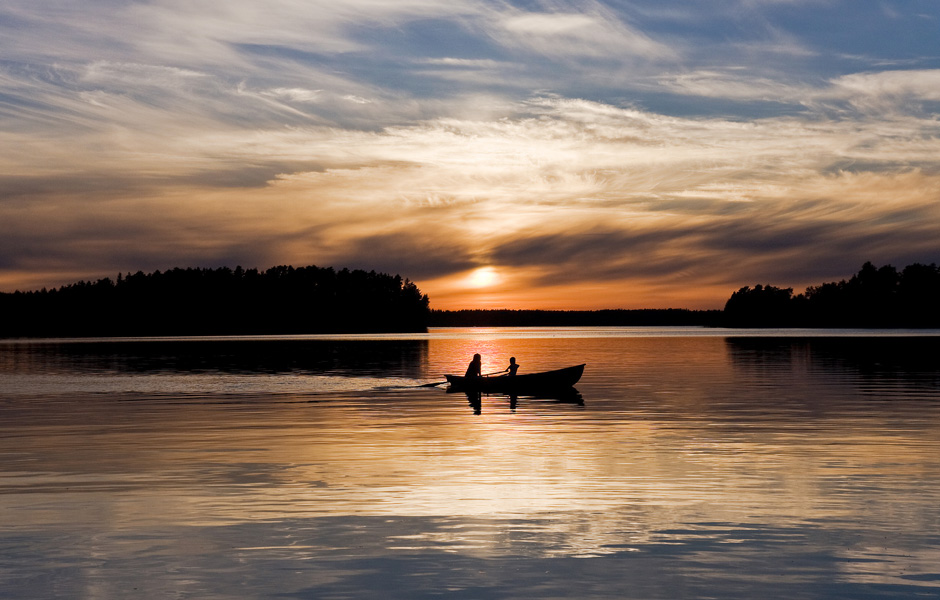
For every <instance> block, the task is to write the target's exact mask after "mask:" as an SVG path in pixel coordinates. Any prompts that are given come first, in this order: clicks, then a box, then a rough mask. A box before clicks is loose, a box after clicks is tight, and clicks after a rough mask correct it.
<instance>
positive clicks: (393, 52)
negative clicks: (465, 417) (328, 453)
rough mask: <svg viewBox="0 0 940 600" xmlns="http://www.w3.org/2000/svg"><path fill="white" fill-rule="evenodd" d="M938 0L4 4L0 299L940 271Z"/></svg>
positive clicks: (631, 292)
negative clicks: (121, 286) (401, 280)
mask: <svg viewBox="0 0 940 600" xmlns="http://www.w3.org/2000/svg"><path fill="white" fill-rule="evenodd" d="M938 40H940V2H937V0H909V1H884V2H881V1H869V0H709V1H706V2H687V1H678V0H656V1H655V2H654V1H647V0H640V1H635V2H630V1H625V0H623V1H619V0H618V1H608V2H594V1H585V2H554V1H547V2H538V1H532V2H528V1H527V2H518V1H517V2H510V1H505V2H503V1H500V2H496V1H487V0H480V1H466V2H463V1H455V0H345V1H344V2H334V1H329V2H327V1H321V0H264V1H263V2H262V1H258V0H226V2H212V3H207V2H192V1H191V0H185V1H184V0H150V1H146V2H141V1H133V0H83V1H82V2H73V1H66V0H3V2H2V3H0V291H7V292H9V291H13V290H16V289H19V290H28V289H39V288H41V287H54V286H59V285H63V284H67V283H71V282H74V281H77V280H80V279H85V280H95V279H99V278H103V277H111V278H115V277H116V275H117V273H119V272H121V273H126V272H136V271H139V270H142V271H144V272H150V271H153V270H156V269H160V270H164V269H168V268H173V267H220V266H229V267H235V266H236V265H241V266H243V267H245V268H251V267H256V268H261V269H265V268H268V267H271V266H275V265H284V264H292V265H294V266H301V265H317V266H321V267H325V266H333V267H336V268H342V267H348V268H362V269H366V270H373V269H374V270H376V271H380V272H387V273H392V274H395V273H398V274H401V275H402V276H403V277H407V278H410V279H411V280H413V281H415V282H416V283H417V284H418V286H419V287H420V288H421V290H422V291H423V292H425V293H427V294H429V296H430V299H431V306H432V308H439V309H460V308H542V309H597V308H667V307H675V308H693V309H706V308H721V307H722V306H723V305H724V302H725V301H726V300H727V298H728V297H729V296H730V294H731V292H733V291H734V290H736V289H738V288H739V287H741V286H744V285H756V284H758V283H763V284H772V285H778V286H781V287H793V288H794V289H795V290H796V291H797V292H800V291H802V290H803V289H804V288H805V287H806V286H808V285H815V284H819V283H822V282H824V281H833V280H836V281H837V280H840V279H843V278H847V277H850V276H851V275H852V274H853V273H855V272H857V271H858V270H859V268H860V267H861V265H862V264H863V263H864V262H866V261H872V262H873V263H875V264H876V265H882V264H893V265H895V266H897V267H903V266H904V265H907V264H910V263H914V262H920V263H927V264H929V263H940V41H938Z"/></svg>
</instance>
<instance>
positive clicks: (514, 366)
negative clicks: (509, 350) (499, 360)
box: [503, 356, 519, 377]
mask: <svg viewBox="0 0 940 600" xmlns="http://www.w3.org/2000/svg"><path fill="white" fill-rule="evenodd" d="M518 370H519V364H518V363H517V362H516V357H515V356H512V357H510V358H509V366H508V367H506V368H505V369H503V372H506V371H509V373H507V374H506V377H515V376H516V371H518Z"/></svg>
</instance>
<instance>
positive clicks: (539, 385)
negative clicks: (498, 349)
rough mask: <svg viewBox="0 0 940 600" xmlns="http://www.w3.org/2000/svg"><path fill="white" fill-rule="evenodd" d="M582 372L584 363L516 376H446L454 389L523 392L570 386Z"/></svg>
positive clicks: (576, 381) (579, 377)
mask: <svg viewBox="0 0 940 600" xmlns="http://www.w3.org/2000/svg"><path fill="white" fill-rule="evenodd" d="M582 373H584V365H577V366H574V367H566V368H564V369H556V370H554V371H543V372H541V373H526V374H523V375H515V376H510V375H501V376H498V377H470V378H467V377H461V376H460V375H445V376H444V377H446V378H447V383H449V384H450V387H451V388H453V389H460V390H470V391H476V392H498V393H503V394H510V393H516V394H522V393H528V392H537V391H552V390H564V389H567V388H570V387H571V386H573V385H574V384H576V383H578V380H579V379H581V374H582Z"/></svg>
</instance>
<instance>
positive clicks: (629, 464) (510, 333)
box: [0, 329, 940, 598]
mask: <svg viewBox="0 0 940 600" xmlns="http://www.w3.org/2000/svg"><path fill="white" fill-rule="evenodd" d="M730 333H731V332H721V331H704V330H674V329H578V330H572V329H541V330H516V329H495V330H437V331H434V332H432V334H430V335H427V336H402V337H398V338H396V337H394V336H386V337H378V338H367V337H333V338H264V339H257V338H254V339H240V340H218V339H214V340H213V339H208V340H168V341H167V340H162V341H156V340H104V341H98V342H64V341H63V342H20V341H7V342H3V341H0V465H2V466H0V515H2V517H0V597H9V598H49V597H63V598H128V597H145V598H379V597H381V598H439V597H448V598H912V597H935V598H937V597H940V485H938V483H940V335H938V336H913V335H902V334H900V333H898V332H895V335H884V334H881V335H877V336H876V335H875V334H873V333H872V332H848V333H849V334H850V335H845V334H844V332H843V333H842V334H841V335H839V336H838V337H819V335H818V333H814V334H811V333H810V332H804V334H803V335H801V334H800V332H777V333H778V334H779V333H783V334H785V335H786V337H754V336H753V335H752V332H734V334H735V335H734V337H729V336H730ZM765 333H766V332H765ZM810 335H813V337H810ZM474 352H480V353H481V354H483V357H484V372H487V371H496V370H499V369H502V368H503V367H505V365H506V363H507V361H508V357H509V356H516V357H517V359H518V361H519V362H520V363H521V364H522V371H520V372H527V371H537V370H544V369H550V368H557V367H560V366H566V365H570V364H575V363H581V362H586V363H587V364H588V367H587V369H586V371H585V374H584V377H583V379H582V380H581V382H579V384H578V385H577V394H574V395H559V396H557V397H554V398H550V397H541V398H532V397H519V398H517V399H515V400H512V399H510V398H508V397H505V396H486V397H483V398H482V399H481V400H480V402H479V403H477V402H476V401H475V400H476V399H473V398H468V397H467V396H465V395H463V394H459V393H458V394H449V393H447V392H446V391H445V390H444V389H442V388H443V387H444V386H441V387H440V388H429V387H424V388H422V387H415V386H418V385H421V384H424V383H433V382H435V381H440V380H442V377H441V375H442V374H443V373H446V372H462V371H463V370H464V368H465V367H466V363H467V362H468V361H469V358H470V356H471V355H472V354H473V353H474Z"/></svg>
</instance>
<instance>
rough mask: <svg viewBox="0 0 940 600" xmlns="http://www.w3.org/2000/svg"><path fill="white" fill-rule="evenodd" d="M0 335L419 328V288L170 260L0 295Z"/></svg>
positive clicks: (423, 307)
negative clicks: (158, 266) (176, 264)
mask: <svg viewBox="0 0 940 600" xmlns="http://www.w3.org/2000/svg"><path fill="white" fill-rule="evenodd" d="M0 314H2V315H3V319H2V320H0V336H2V337H86V336H167V335H258V334H290V333H339V332H415V331H416V332H421V331H426V330H427V320H428V314H429V308H428V297H427V295H425V294H422V293H421V291H420V290H419V289H418V287H417V286H416V285H415V284H414V283H413V282H411V281H410V280H408V279H404V280H403V279H402V278H401V277H400V276H399V275H394V276H392V275H388V274H385V273H376V272H375V271H370V272H366V271H362V270H353V271H350V270H348V269H342V270H339V271H337V270H334V269H333V268H331V267H327V268H319V267H316V266H307V267H298V268H294V267H292V266H277V267H272V268H270V269H267V270H266V271H259V270H258V269H243V268H242V267H236V268H235V269H234V270H233V269H230V268H227V267H222V268H218V269H201V268H187V269H181V268H175V269H171V270H167V271H163V272H161V271H154V272H153V273H143V272H141V271H138V272H137V273H134V274H131V273H128V274H126V275H121V274H119V275H118V276H117V281H113V280H111V279H110V278H104V279H99V280H98V281H94V282H88V281H79V282H78V283H74V284H70V285H65V286H62V287H60V288H57V289H52V290H46V289H45V288H44V289H42V290H40V291H30V292H19V291H17V292H14V293H3V294H0Z"/></svg>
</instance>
